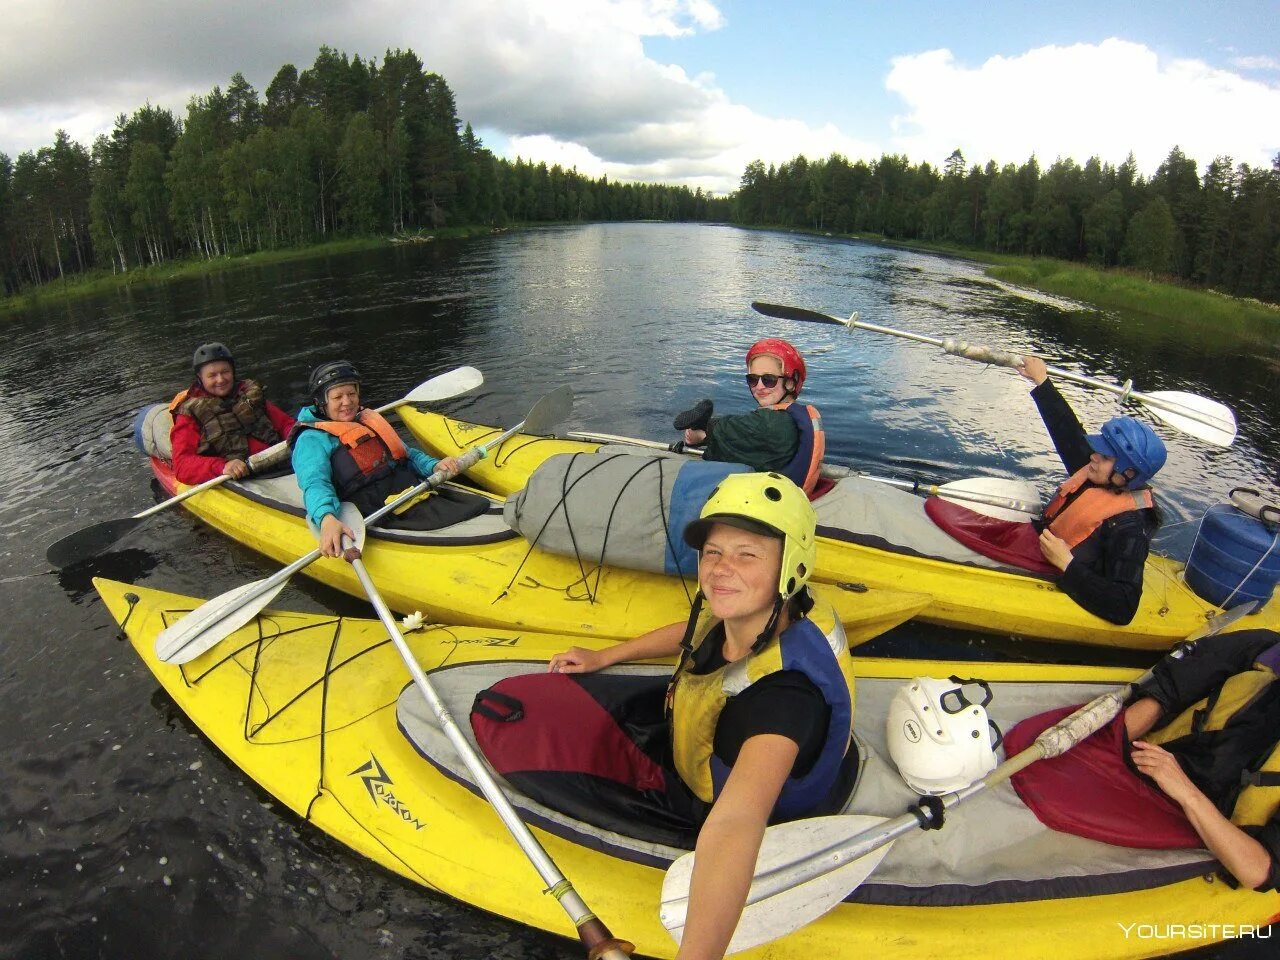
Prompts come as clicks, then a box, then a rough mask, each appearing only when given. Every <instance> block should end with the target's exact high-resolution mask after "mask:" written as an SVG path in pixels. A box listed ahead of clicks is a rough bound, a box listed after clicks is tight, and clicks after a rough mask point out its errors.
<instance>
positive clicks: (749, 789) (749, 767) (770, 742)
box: [676, 733, 800, 960]
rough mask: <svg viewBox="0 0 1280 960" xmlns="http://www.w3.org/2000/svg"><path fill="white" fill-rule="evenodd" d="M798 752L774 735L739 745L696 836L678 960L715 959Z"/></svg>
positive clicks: (728, 934)
mask: <svg viewBox="0 0 1280 960" xmlns="http://www.w3.org/2000/svg"><path fill="white" fill-rule="evenodd" d="M799 751H800V748H799V747H798V746H797V745H796V742H795V741H794V740H790V739H788V738H787V737H783V736H779V735H778V734H773V733H766V734H760V735H758V736H754V737H752V738H750V739H749V740H747V742H746V743H744V744H743V745H742V749H741V751H739V753H738V760H737V762H736V763H734V765H733V770H732V771H731V772H730V774H729V779H728V781H727V782H726V783H725V787H724V791H723V792H722V793H721V794H720V796H719V797H717V798H716V802H715V806H713V807H712V808H711V815H710V816H708V817H707V822H706V823H705V824H703V826H702V830H701V831H699V833H698V845H697V848H696V854H697V856H696V859H695V860H694V864H693V877H692V879H691V881H690V884H689V912H688V918H687V921H686V923H685V928H684V938H683V940H682V941H681V943H680V951H679V953H677V954H676V958H677V960H704V958H705V960H719V958H720V957H723V956H724V952H725V950H726V949H727V948H728V946H729V941H730V939H732V937H733V931H734V930H735V929H736V928H737V926H738V918H739V917H740V916H741V915H742V907H743V904H745V903H746V900H747V891H748V890H749V889H750V887H751V877H752V874H753V873H754V872H755V865H756V856H757V855H758V854H759V852H760V844H761V842H762V840H763V839H764V830H765V827H766V826H767V825H768V823H769V813H770V812H771V811H772V810H773V806H774V804H775V803H776V802H777V799H778V795H779V794H780V793H781V792H782V785H783V784H784V783H785V782H786V780H787V777H788V776H789V775H790V774H791V768H792V766H793V765H794V764H795V760H796V755H797V754H798V753H799Z"/></svg>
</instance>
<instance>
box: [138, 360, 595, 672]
mask: <svg viewBox="0 0 1280 960" xmlns="http://www.w3.org/2000/svg"><path fill="white" fill-rule="evenodd" d="M572 410H573V390H572V389H570V388H569V387H567V386H564V387H559V388H558V389H556V390H553V391H551V392H550V393H548V394H547V395H546V396H544V397H543V398H542V399H541V400H539V401H538V402H537V403H535V404H534V405H533V407H532V408H531V409H530V410H529V412H528V413H527V414H526V415H525V418H524V419H523V420H522V421H520V422H519V423H517V424H516V425H515V426H514V427H512V428H511V429H510V430H508V431H506V432H505V433H503V434H502V435H501V436H499V437H496V438H495V439H493V440H490V441H489V442H488V443H485V444H482V445H480V446H477V447H472V448H471V449H470V450H468V451H467V452H466V453H464V454H462V455H460V456H459V457H458V458H457V460H458V469H457V470H456V471H453V472H450V471H448V470H437V471H436V472H435V473H433V474H432V475H431V476H430V477H428V478H427V479H426V480H423V481H422V482H421V483H419V484H418V485H417V486H414V487H411V488H409V489H408V490H406V491H405V492H404V493H402V494H400V496H398V497H396V498H395V499H394V500H392V501H390V502H388V503H387V504H386V505H384V506H382V507H379V508H378V509H377V510H375V511H374V512H373V513H371V514H369V516H367V517H364V518H363V519H362V521H361V525H362V527H363V526H364V525H371V524H373V523H376V522H377V521H378V520H380V519H382V517H384V516H386V515H387V514H388V513H390V512H391V511H393V510H396V509H397V508H399V507H401V506H403V505H404V504H405V503H408V502H409V501H410V500H412V499H414V498H415V497H417V496H419V495H420V494H422V493H423V492H425V491H427V490H434V489H435V488H436V487H438V486H440V485H441V484H442V483H444V482H446V481H447V480H451V479H452V478H453V477H455V476H457V475H458V474H460V473H465V472H466V471H467V470H470V469H471V468H472V467H473V466H475V465H476V464H477V463H478V462H479V461H481V460H483V459H484V458H485V457H486V456H488V453H489V450H490V449H492V448H493V447H496V446H498V445H499V444H501V443H502V442H503V441H504V440H507V439H510V438H511V437H512V436H514V435H515V434H517V433H519V432H520V431H521V430H527V431H528V432H530V433H544V432H546V431H548V430H550V428H551V427H552V426H553V425H554V424H556V423H558V422H559V421H560V420H563V419H564V418H565V417H567V416H568V415H569V413H570V412H571V411H572ZM340 519H342V520H343V522H344V523H345V522H346V519H347V518H345V517H342V518H340ZM347 525H348V526H351V524H347ZM353 529H354V528H353ZM320 557H321V553H320V551H319V550H318V549H316V550H312V551H311V552H310V553H308V554H306V555H305V556H302V557H299V558H298V559H297V560H295V561H293V563H291V564H289V565H288V566H287V567H285V568H284V569H282V570H279V571H277V572H276V573H275V574H273V575H272V576H270V577H267V578H266V579H264V580H255V581H254V582H253V583H247V584H245V585H244V586H240V587H236V588H235V589H234V590H228V591H227V592H226V593H223V594H220V595H219V596H216V597H214V598H213V599H212V600H206V601H205V602H204V603H202V604H201V605H200V606H199V607H197V608H196V609H195V610H193V611H191V613H189V614H187V615H186V616H185V617H183V618H182V619H181V620H179V621H178V622H177V623H174V624H172V625H171V626H169V627H166V628H165V629H164V630H162V631H161V632H160V635H159V636H158V637H156V656H157V657H159V658H160V659H161V660H163V661H164V662H165V663H174V664H182V663H188V662H189V661H191V660H194V659H195V658H196V657H198V656H200V654H202V653H204V652H205V651H206V650H208V649H209V648H210V647H212V646H213V645H214V644H216V643H218V642H219V641H220V640H222V639H223V638H224V637H227V636H230V635H231V634H232V633H235V632H236V631H237V630H239V629H240V628H241V627H242V626H244V625H245V624H246V623H248V622H249V621H250V620H252V619H253V618H254V617H256V616H257V615H258V614H259V613H260V612H261V611H262V610H263V609H264V608H265V607H266V606H267V604H269V603H270V602H271V601H272V600H274V599H275V598H276V595H277V594H279V593H280V591H281V590H283V589H284V586H285V584H286V583H288V582H289V578H290V577H292V576H293V575H294V574H295V573H297V572H298V571H299V570H302V569H303V568H304V567H307V566H309V565H311V564H312V563H315V561H317V560H319V559H320Z"/></svg>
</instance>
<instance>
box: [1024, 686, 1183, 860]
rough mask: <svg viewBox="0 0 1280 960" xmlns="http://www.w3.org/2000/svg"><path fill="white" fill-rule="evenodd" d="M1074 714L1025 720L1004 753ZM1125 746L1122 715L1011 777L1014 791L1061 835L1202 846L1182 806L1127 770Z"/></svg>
mask: <svg viewBox="0 0 1280 960" xmlns="http://www.w3.org/2000/svg"><path fill="white" fill-rule="evenodd" d="M1076 709H1077V707H1059V708H1057V709H1054V710H1049V711H1047V712H1046V713H1041V714H1038V715H1036V716H1034V717H1028V718H1027V719H1026V720H1023V721H1022V722H1021V723H1019V724H1018V725H1017V726H1016V727H1014V728H1013V729H1012V730H1010V731H1009V733H1008V734H1007V735H1006V736H1005V738H1004V745H1005V750H1006V751H1007V755H1008V756H1013V755H1014V754H1016V753H1019V752H1020V751H1022V750H1025V749H1026V748H1027V747H1029V746H1031V744H1032V743H1033V742H1034V741H1035V739H1036V737H1038V736H1039V735H1040V734H1041V733H1042V732H1043V731H1044V730H1045V729H1047V728H1048V727H1050V726H1052V725H1053V724H1055V723H1057V722H1058V721H1059V720H1061V719H1062V718H1063V717H1065V716H1067V715H1068V714H1070V713H1072V712H1073V711H1074V710H1076ZM1127 748H1128V738H1127V736H1126V733H1125V729H1124V714H1123V713H1121V714H1120V715H1119V716H1117V717H1116V718H1115V719H1114V720H1112V721H1111V723H1109V724H1107V725H1106V726H1105V727H1103V728H1102V729H1101V730H1099V731H1098V732H1097V733H1095V734H1094V735H1093V736H1091V737H1089V738H1088V739H1087V740H1085V741H1084V742H1082V743H1080V744H1078V745H1076V746H1075V747H1074V748H1072V749H1071V750H1068V751H1067V752H1066V753H1064V754H1062V756H1060V757H1053V758H1052V759H1047V760H1040V761H1037V762H1036V763H1033V764H1032V765H1031V766H1029V767H1027V768H1026V769H1024V770H1022V771H1020V772H1019V773H1016V774H1014V776H1013V788H1014V790H1016V791H1017V793H1018V796H1019V797H1020V798H1021V800H1022V802H1023V803H1025V804H1026V805H1027V807H1028V808H1029V809H1030V810H1031V812H1032V813H1034V814H1035V815H1036V817H1037V819H1039V821H1040V822H1041V823H1043V824H1044V825H1045V826H1046V827H1050V828H1052V829H1054V830H1059V831H1061V832H1062V833H1070V834H1073V835H1075V836H1077V837H1087V838H1088V839H1090V840H1101V841H1102V842H1104V843H1112V844H1115V845H1116V846H1121V847H1141V848H1145V849H1151V850H1174V849H1182V848H1192V847H1203V846H1204V841H1202V840H1201V839H1200V837H1199V835H1198V834H1197V833H1196V831H1195V828H1193V827H1192V826H1191V823H1190V821H1188V820H1187V818H1186V816H1184V815H1183V813H1182V808H1181V807H1179V806H1178V805H1177V804H1176V803H1174V801H1172V800H1170V799H1169V797H1168V795H1167V794H1165V792H1164V791H1163V790H1161V789H1160V788H1159V787H1157V786H1155V784H1153V783H1152V782H1150V781H1149V780H1147V779H1146V778H1145V777H1142V776H1140V775H1139V774H1138V773H1136V772H1135V771H1134V770H1133V769H1132V768H1131V767H1130V766H1129V765H1128V763H1127V762H1126V760H1125V751H1126V749H1127Z"/></svg>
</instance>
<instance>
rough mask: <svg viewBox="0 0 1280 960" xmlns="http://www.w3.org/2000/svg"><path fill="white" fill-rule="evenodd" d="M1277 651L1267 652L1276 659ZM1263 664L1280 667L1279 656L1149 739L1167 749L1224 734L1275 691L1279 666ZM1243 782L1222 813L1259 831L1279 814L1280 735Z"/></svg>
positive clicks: (1247, 672)
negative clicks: (1204, 736) (1192, 737)
mask: <svg viewBox="0 0 1280 960" xmlns="http://www.w3.org/2000/svg"><path fill="white" fill-rule="evenodd" d="M1277 646H1280V645H1277ZM1274 650H1275V648H1272V650H1271V651H1268V653H1272V654H1274ZM1264 659H1271V661H1272V663H1274V662H1276V659H1275V657H1274V655H1273V656H1272V657H1270V658H1268V655H1267V653H1264V654H1263V655H1262V656H1261V657H1259V658H1258V660H1257V661H1255V663H1254V665H1253V668H1252V669H1250V670H1245V671H1243V672H1241V673H1237V674H1235V675H1234V676H1231V677H1228V678H1227V680H1226V682H1225V683H1223V684H1222V686H1221V687H1219V688H1218V689H1217V690H1215V691H1214V692H1213V693H1211V694H1209V695H1208V696H1207V697H1205V698H1204V699H1203V700H1201V701H1200V702H1199V703H1196V704H1193V705H1192V706H1190V707H1188V708H1187V709H1186V710H1184V711H1182V713H1180V714H1179V715H1178V716H1177V717H1176V718H1175V719H1173V720H1172V721H1170V722H1169V723H1167V724H1165V725H1164V726H1163V727H1161V728H1159V729H1158V730H1154V731H1152V732H1151V733H1150V734H1149V735H1148V736H1147V737H1145V738H1144V739H1146V740H1147V741H1149V742H1151V743H1158V744H1167V743H1171V742H1173V741H1175V740H1178V739H1180V738H1182V737H1186V736H1190V735H1193V734H1197V733H1205V732H1214V731H1217V730H1223V729H1225V728H1226V727H1227V726H1228V725H1229V724H1230V723H1231V721H1232V720H1233V719H1234V718H1235V717H1237V716H1239V715H1240V714H1242V713H1244V712H1245V711H1247V710H1248V709H1249V708H1250V707H1251V706H1253V705H1254V704H1255V703H1257V702H1258V700H1259V699H1260V698H1261V697H1263V696H1266V695H1267V694H1268V693H1269V692H1270V687H1271V685H1272V684H1273V683H1275V681H1276V671H1275V667H1274V666H1272V665H1271V664H1268V663H1266V662H1263V661H1264ZM1240 782H1241V790H1240V793H1239V795H1238V796H1237V797H1236V798H1235V800H1234V801H1233V803H1232V805H1231V810H1230V811H1227V810H1223V813H1224V814H1225V815H1226V816H1227V817H1228V818H1229V819H1230V820H1231V822H1232V823H1234V824H1236V825H1237V826H1242V827H1260V826H1262V825H1263V824H1265V823H1266V822H1267V821H1268V820H1270V819H1271V817H1272V816H1273V815H1274V814H1275V812H1276V810H1278V809H1280V730H1277V731H1276V743H1275V744H1273V745H1272V748H1271V752H1270V754H1269V755H1268V756H1267V757H1265V758H1264V759H1263V760H1262V762H1261V763H1257V764H1255V765H1254V766H1253V767H1252V769H1246V770H1244V771H1243V772H1242V773H1241V777H1240Z"/></svg>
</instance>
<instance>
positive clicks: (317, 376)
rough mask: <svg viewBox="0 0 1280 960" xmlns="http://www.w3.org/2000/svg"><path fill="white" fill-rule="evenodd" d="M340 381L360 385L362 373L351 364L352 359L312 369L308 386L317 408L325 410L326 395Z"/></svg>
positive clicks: (324, 364)
mask: <svg viewBox="0 0 1280 960" xmlns="http://www.w3.org/2000/svg"><path fill="white" fill-rule="evenodd" d="M340 383H354V384H355V385H356V386H357V387H358V386H360V373H359V371H357V370H356V368H355V367H353V366H352V365H351V361H350V360H333V361H331V362H329V363H322V364H320V366H318V367H316V368H315V369H314V370H312V371H311V379H310V380H309V381H308V383H307V388H308V389H309V390H310V392H311V399H312V400H314V401H315V404H316V409H317V410H321V411H323V410H324V404H325V397H326V395H327V394H328V392H329V388H330V387H336V386H337V385H338V384H340Z"/></svg>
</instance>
